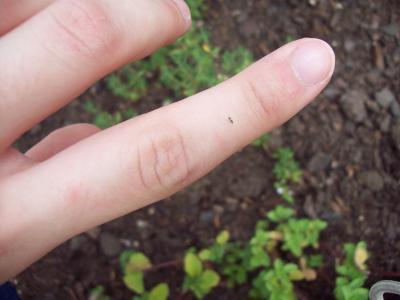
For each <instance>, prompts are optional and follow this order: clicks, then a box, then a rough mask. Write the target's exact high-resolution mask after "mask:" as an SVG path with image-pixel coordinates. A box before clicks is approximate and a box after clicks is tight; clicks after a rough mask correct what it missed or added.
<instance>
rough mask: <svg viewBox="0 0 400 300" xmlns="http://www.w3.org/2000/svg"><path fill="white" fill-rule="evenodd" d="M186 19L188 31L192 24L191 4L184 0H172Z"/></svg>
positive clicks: (184, 19)
mask: <svg viewBox="0 0 400 300" xmlns="http://www.w3.org/2000/svg"><path fill="white" fill-rule="evenodd" d="M172 2H173V3H174V4H175V6H176V8H177V9H178V10H179V13H180V14H181V16H182V19H183V21H184V24H185V25H184V26H185V31H187V30H188V29H189V27H190V25H191V24H192V15H191V13H190V9H189V6H188V5H187V3H186V2H185V1H184V0H172Z"/></svg>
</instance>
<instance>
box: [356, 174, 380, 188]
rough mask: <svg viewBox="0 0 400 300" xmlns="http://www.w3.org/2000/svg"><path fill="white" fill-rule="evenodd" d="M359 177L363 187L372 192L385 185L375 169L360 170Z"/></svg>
mask: <svg viewBox="0 0 400 300" xmlns="http://www.w3.org/2000/svg"><path fill="white" fill-rule="evenodd" d="M359 179H360V181H361V184H362V185H363V186H364V187H366V188H367V189H369V190H371V191H373V192H379V191H380V190H382V189H383V187H384V185H385V183H384V181H383V178H382V176H381V175H380V174H379V173H378V172H377V171H365V172H362V173H360V175H359Z"/></svg>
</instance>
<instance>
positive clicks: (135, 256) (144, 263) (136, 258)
mask: <svg viewBox="0 0 400 300" xmlns="http://www.w3.org/2000/svg"><path fill="white" fill-rule="evenodd" d="M150 267H151V262H150V259H149V258H148V257H147V256H146V255H144V254H143V253H142V252H134V253H132V254H131V256H130V257H129V261H128V263H127V265H126V267H125V273H130V272H136V271H143V270H145V269H148V268H150Z"/></svg>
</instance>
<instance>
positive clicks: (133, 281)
mask: <svg viewBox="0 0 400 300" xmlns="http://www.w3.org/2000/svg"><path fill="white" fill-rule="evenodd" d="M123 280H124V283H125V285H126V286H127V288H129V289H130V290H132V291H134V292H135V293H138V294H143V293H144V280H143V272H132V273H129V274H127V275H125V276H124V279H123Z"/></svg>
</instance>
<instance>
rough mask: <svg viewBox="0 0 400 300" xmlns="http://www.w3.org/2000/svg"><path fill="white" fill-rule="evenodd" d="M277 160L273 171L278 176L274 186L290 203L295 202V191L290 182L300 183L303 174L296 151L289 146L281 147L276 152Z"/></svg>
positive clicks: (275, 157)
mask: <svg viewBox="0 0 400 300" xmlns="http://www.w3.org/2000/svg"><path fill="white" fill-rule="evenodd" d="M273 158H274V159H275V160H276V163H275V166H274V169H273V172H274V174H275V177H276V182H275V183H274V187H275V189H276V191H277V193H278V194H279V195H281V196H282V198H283V199H284V200H286V201H287V202H289V203H293V202H294V197H293V192H292V191H291V189H290V188H289V184H292V183H299V182H300V181H301V178H302V176H303V173H302V172H301V170H300V168H299V165H298V163H297V161H296V160H295V159H294V153H293V151H292V150H291V149H289V148H279V149H278V150H277V151H276V152H275V153H274V154H273Z"/></svg>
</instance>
